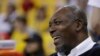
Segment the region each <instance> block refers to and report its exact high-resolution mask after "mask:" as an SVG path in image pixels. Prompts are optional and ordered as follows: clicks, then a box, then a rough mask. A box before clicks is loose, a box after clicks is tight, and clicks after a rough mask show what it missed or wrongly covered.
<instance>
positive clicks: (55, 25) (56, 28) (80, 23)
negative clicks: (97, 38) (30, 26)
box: [49, 5, 100, 56]
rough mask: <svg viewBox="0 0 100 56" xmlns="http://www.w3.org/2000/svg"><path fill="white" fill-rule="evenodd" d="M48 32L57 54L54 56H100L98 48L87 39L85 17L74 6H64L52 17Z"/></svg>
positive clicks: (99, 47) (89, 38)
mask: <svg viewBox="0 0 100 56" xmlns="http://www.w3.org/2000/svg"><path fill="white" fill-rule="evenodd" d="M49 30H50V34H51V36H52V38H53V39H54V44H55V45H56V50H57V52H58V53H57V54H54V56H100V46H99V45H97V44H95V42H93V41H92V39H91V37H88V33H87V17H86V14H85V13H84V11H82V10H81V9H80V8H78V7H75V6H71V5H69V6H65V7H63V8H61V9H59V10H58V11H57V12H56V13H55V14H54V16H53V17H52V19H51V21H50V25H49Z"/></svg>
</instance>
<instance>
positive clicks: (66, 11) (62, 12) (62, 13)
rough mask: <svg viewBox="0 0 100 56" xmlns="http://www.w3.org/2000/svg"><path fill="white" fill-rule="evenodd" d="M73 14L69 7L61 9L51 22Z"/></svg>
mask: <svg viewBox="0 0 100 56" xmlns="http://www.w3.org/2000/svg"><path fill="white" fill-rule="evenodd" d="M71 13H72V12H71V10H70V9H69V8H67V7H63V8H60V9H58V10H57V11H56V13H55V14H54V15H53V17H52V18H51V20H54V19H56V18H61V17H63V18H64V17H65V16H66V15H68V14H71Z"/></svg>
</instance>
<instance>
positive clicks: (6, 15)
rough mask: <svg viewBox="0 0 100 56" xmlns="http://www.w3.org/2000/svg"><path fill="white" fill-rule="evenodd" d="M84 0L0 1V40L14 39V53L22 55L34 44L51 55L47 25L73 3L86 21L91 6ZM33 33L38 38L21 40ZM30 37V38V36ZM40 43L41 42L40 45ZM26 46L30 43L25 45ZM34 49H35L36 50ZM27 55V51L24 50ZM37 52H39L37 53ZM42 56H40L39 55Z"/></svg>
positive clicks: (51, 48) (50, 42)
mask: <svg viewBox="0 0 100 56" xmlns="http://www.w3.org/2000/svg"><path fill="white" fill-rule="evenodd" d="M87 2H88V0H1V1H0V40H14V41H15V42H16V43H15V44H16V46H15V49H14V50H15V51H16V52H17V53H20V54H22V53H23V52H24V53H25V54H26V55H29V54H28V53H26V51H25V50H28V49H29V48H30V49H29V50H31V49H32V48H36V47H32V48H31V47H29V45H30V46H31V44H33V43H34V42H35V44H36V46H38V45H37V44H38V43H39V45H43V48H41V49H43V50H44V51H43V52H44V53H45V54H46V55H47V56H49V55H51V54H53V53H55V46H54V44H53V40H52V38H51V36H50V35H49V33H48V31H49V30H48V25H49V20H50V18H51V16H52V15H53V14H54V13H55V11H56V10H57V9H58V8H60V7H62V6H64V5H67V4H72V5H73V4H76V5H78V6H79V7H80V8H82V9H83V10H84V11H86V13H87V15H88V18H89V14H91V11H92V7H90V6H87ZM36 32H38V34H40V36H41V37H39V36H35V37H37V38H38V37H39V38H41V39H42V40H41V39H36V38H34V39H36V40H32V41H28V40H27V41H24V40H25V39H26V38H31V36H33V35H34V34H35V33H36ZM32 38H33V37H32ZM42 41H43V42H42ZM27 43H30V44H27ZM36 49H38V48H36ZM28 52H31V51H28ZM40 53H41V52H40ZM41 55H43V56H44V54H41Z"/></svg>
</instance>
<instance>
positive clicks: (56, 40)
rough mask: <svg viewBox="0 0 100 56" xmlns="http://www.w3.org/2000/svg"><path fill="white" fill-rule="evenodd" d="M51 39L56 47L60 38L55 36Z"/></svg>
mask: <svg viewBox="0 0 100 56" xmlns="http://www.w3.org/2000/svg"><path fill="white" fill-rule="evenodd" d="M53 39H54V44H55V45H58V44H59V42H60V36H55V37H53Z"/></svg>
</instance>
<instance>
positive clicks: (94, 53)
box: [80, 44, 100, 56]
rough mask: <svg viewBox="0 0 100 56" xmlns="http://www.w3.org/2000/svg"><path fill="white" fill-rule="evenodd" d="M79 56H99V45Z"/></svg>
mask: <svg viewBox="0 0 100 56" xmlns="http://www.w3.org/2000/svg"><path fill="white" fill-rule="evenodd" d="M80 56H100V45H99V44H95V45H94V46H93V48H92V49H90V50H89V51H87V52H85V53H83V54H81V55H80Z"/></svg>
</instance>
